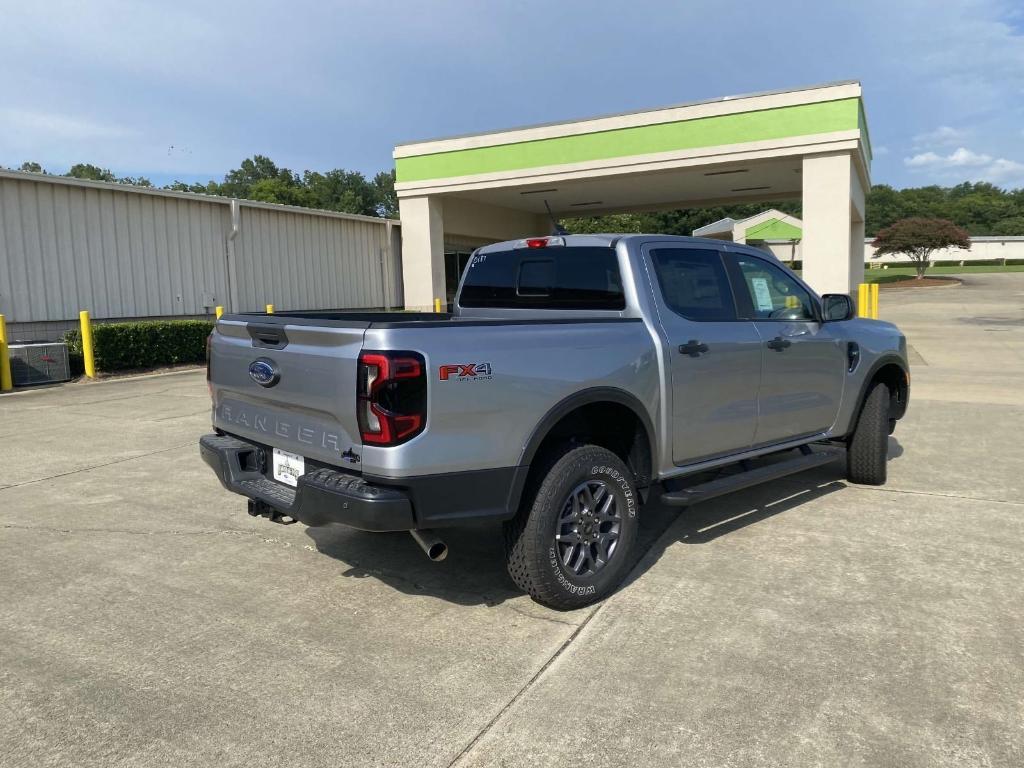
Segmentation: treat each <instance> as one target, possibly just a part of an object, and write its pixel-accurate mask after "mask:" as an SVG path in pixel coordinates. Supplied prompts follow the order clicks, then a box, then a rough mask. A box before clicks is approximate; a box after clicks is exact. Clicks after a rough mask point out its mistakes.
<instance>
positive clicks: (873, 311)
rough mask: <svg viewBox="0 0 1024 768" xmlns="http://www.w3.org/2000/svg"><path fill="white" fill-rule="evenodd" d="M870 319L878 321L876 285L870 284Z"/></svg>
mask: <svg viewBox="0 0 1024 768" xmlns="http://www.w3.org/2000/svg"><path fill="white" fill-rule="evenodd" d="M871 317H872V318H874V319H875V320H877V319H878V283H871Z"/></svg>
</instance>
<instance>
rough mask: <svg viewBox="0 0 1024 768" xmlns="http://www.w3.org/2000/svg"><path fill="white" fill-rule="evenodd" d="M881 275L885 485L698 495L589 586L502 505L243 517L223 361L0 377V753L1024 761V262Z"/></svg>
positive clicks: (651, 522) (37, 761) (149, 761)
mask: <svg viewBox="0 0 1024 768" xmlns="http://www.w3.org/2000/svg"><path fill="white" fill-rule="evenodd" d="M965 279H966V282H965V285H964V286H962V287H959V288H951V289H946V288H941V289H931V290H924V291H921V292H920V293H918V294H914V293H913V292H911V291H902V292H901V293H900V294H899V295H898V296H896V295H894V294H893V293H892V292H889V291H884V292H883V293H882V317H883V318H884V319H891V320H894V321H896V322H898V323H900V325H901V327H903V328H904V330H905V332H906V333H907V335H908V338H909V340H910V343H911V345H912V347H913V354H914V360H915V363H914V371H913V373H914V380H913V391H912V402H911V409H910V412H909V414H908V416H907V418H906V419H905V420H904V421H903V422H901V423H900V426H899V428H898V429H897V432H896V434H895V435H894V437H893V438H892V439H891V442H890V454H891V456H892V460H891V462H890V482H889V483H888V485H886V486H885V487H883V488H880V489H867V488H858V487H853V486H848V485H847V484H846V483H845V482H844V481H843V480H842V478H841V477H840V476H839V475H838V474H837V473H836V472H835V471H834V470H822V471H820V472H818V473H815V474H812V475H805V476H800V477H795V478H790V479H789V480H787V481H785V482H782V483H776V484H773V485H771V486H764V487H762V488H756V489H752V490H750V491H748V492H744V493H741V494H736V495H734V496H731V497H725V498H721V499H718V500H715V501H712V502H708V503H706V504H704V505H702V506H699V507H696V508H694V509H693V510H692V511H690V512H689V513H685V514H684V515H682V516H680V517H678V518H675V517H674V516H673V514H672V513H671V512H670V511H669V510H665V509H658V508H651V509H648V510H645V516H646V522H645V542H646V544H647V546H648V547H649V551H648V552H647V555H646V556H645V558H644V559H643V560H642V562H641V563H640V565H639V566H638V568H637V569H636V570H635V572H634V574H633V576H632V577H631V581H630V583H629V584H628V585H627V587H626V588H625V589H623V590H622V591H621V592H619V593H618V594H616V595H615V596H614V597H612V598H611V599H610V600H608V601H606V602H605V603H604V604H603V605H601V606H599V607H597V608H591V609H588V610H585V611H578V612H573V613H555V612H551V611H547V610H546V609H543V608H540V607H539V606H537V605H535V604H533V603H532V602H530V601H529V600H528V599H527V598H525V597H523V596H521V595H518V594H517V593H516V592H515V591H514V589H513V587H512V585H511V584H510V582H509V581H508V579H507V578H506V576H505V575H504V573H503V570H502V568H501V565H500V558H501V545H500V541H499V539H498V537H497V535H496V533H497V532H496V531H495V530H493V529H486V528H485V529H479V530H465V531H458V532H456V533H454V534H453V535H452V536H451V537H450V539H449V543H450V545H451V555H450V556H449V559H448V560H447V561H446V562H445V563H442V564H440V565H435V564H432V563H430V562H428V561H427V560H426V558H425V557H424V556H423V555H422V553H421V552H420V551H419V550H418V549H417V548H416V546H415V544H414V543H413V542H412V541H411V539H410V537H408V536H407V535H370V534H362V533H358V532H355V531H347V530H344V529H340V528H339V529H306V528H304V527H303V526H301V525H295V526H288V527H284V526H276V525H272V524H270V523H268V522H266V521H265V520H262V519H252V518H249V517H248V516H247V515H245V512H244V502H243V500H241V499H240V498H238V497H235V496H232V495H229V494H227V493H226V492H224V491H223V490H222V489H221V488H220V486H219V485H218V484H217V482H216V480H215V479H214V478H213V476H212V474H211V473H210V472H209V471H208V470H207V468H206V467H205V465H203V464H202V463H201V462H200V460H199V458H198V455H197V451H196V447H195V441H196V439H197V436H198V435H199V434H201V433H202V432H203V431H204V430H205V429H206V427H207V425H208V415H207V410H208V399H207V394H206V388H205V384H204V382H203V380H202V375H201V374H184V375H175V376H165V377H157V378H149V379H142V380H126V381H119V382H114V383H104V384H96V385H77V386H67V387H62V388H59V389H56V390H40V391H35V392H31V393H23V394H18V395H15V396H6V397H2V398H0V467H2V469H0V526H2V533H0V563H2V564H3V566H2V570H0V712H2V713H3V717H0V756H2V759H0V762H2V763H3V764H5V765H12V766H22V765H24V766H29V765H31V766H37V765H67V764H74V765H82V766H89V765H96V766H100V765H103V766H110V765H124V766H128V765H131V766H172V765H181V764H183V763H188V764H191V765H253V764H258V765H282V766H283V765H288V766H300V765H301V766H305V765H310V766H319V765H324V766H327V765H331V766H336V765H359V766H361V765H380V766H399V765H401V766H404V765H417V766H418V765H431V766H434V765H436V766H448V765H452V764H455V765H474V766H475V765H508V766H517V765H524V766H525V765H530V766H536V765H567V764H576V763H581V762H582V763H586V764H588V765H598V766H600V765H607V766H621V765H673V766H675V765H744V766H746V765H836V764H842V765H876V766H888V765H901V766H902V765H921V766H933V765H957V766H963V765H997V766H998V765H1007V766H1010V765H1020V764H1024V725H1022V723H1024V694H1022V691H1024V679H1022V678H1024V622H1022V620H1021V618H1020V616H1021V613H1022V610H1021V609H1022V608H1024V587H1022V586H1021V583H1020V574H1021V572H1022V566H1024V522H1022V521H1024V503H1022V501H1021V499H1022V494H1021V491H1022V485H1024V481H1022V480H1021V477H1020V476H1021V467H1022V463H1021V457H1022V456H1024V451H1021V449H1020V448H1019V440H1020V433H1021V426H1024V409H1022V407H1021V406H1020V405H1018V404H1017V403H1018V400H1019V398H1018V396H1017V395H1018V391H1019V385H1020V382H1021V381H1024V311H1022V307H1024V275H1021V274H1009V275H971V276H968V277H967V278H965Z"/></svg>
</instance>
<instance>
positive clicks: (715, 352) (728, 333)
mask: <svg viewBox="0 0 1024 768" xmlns="http://www.w3.org/2000/svg"><path fill="white" fill-rule="evenodd" d="M644 251H645V253H646V254H647V258H648V260H649V264H650V265H651V266H652V267H653V276H654V282H655V286H654V290H655V294H656V295H659V294H660V295H659V296H658V298H660V301H659V302H658V314H659V317H660V320H661V327H662V331H663V333H664V335H665V338H666V341H667V342H668V345H667V346H668V360H669V367H670V369H671V376H672V386H671V400H672V406H671V413H672V459H673V462H674V463H675V464H688V463H692V462H695V461H699V460H701V459H706V458H712V457H714V456H716V455H721V454H726V453H735V452H737V451H742V450H744V449H746V448H748V447H749V446H750V445H751V444H752V442H753V439H754V430H755V428H756V425H757V391H758V385H759V382H760V378H761V357H762V355H761V337H760V336H759V335H758V333H757V330H756V329H755V328H754V324H753V322H751V321H749V320H739V319H738V318H737V312H736V304H735V300H734V298H733V294H732V291H731V289H730V285H729V278H728V275H727V273H726V269H725V265H724V263H723V261H722V257H723V253H722V251H721V250H720V249H716V248H690V247H680V246H678V245H675V244H671V245H670V244H668V243H665V244H664V245H659V244H658V243H651V244H649V245H647V246H646V247H645V248H644Z"/></svg>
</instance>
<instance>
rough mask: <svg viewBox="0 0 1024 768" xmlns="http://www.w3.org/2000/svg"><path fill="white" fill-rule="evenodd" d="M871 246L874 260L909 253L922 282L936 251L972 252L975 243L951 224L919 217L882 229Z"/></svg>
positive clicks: (903, 220)
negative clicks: (960, 250) (955, 249)
mask: <svg viewBox="0 0 1024 768" xmlns="http://www.w3.org/2000/svg"><path fill="white" fill-rule="evenodd" d="M871 245H872V246H873V247H874V248H875V255H874V256H873V257H872V258H876V259H877V258H878V257H879V256H885V255H886V254H890V253H892V254H897V253H898V254H906V255H907V256H908V257H909V258H910V260H911V261H912V262H913V263H914V269H916V270H917V279H918V280H920V279H921V278H922V277H924V273H925V271H927V269H928V267H930V266H931V256H932V253H933V252H934V251H937V250H939V249H941V248H961V249H968V248H970V247H971V240H970V236H969V235H968V234H967V232H966V231H964V230H963V229H961V228H960V227H958V226H957V225H956V224H954V223H953V222H951V221H947V220H946V219H926V218H923V217H920V216H915V217H913V218H909V219H902V220H901V221H897V222H896V223H895V224H893V225H892V226H889V227H886V228H885V229H883V230H881V231H880V232H879V233H878V235H877V236H876V237H875V241H874V242H873V243H872V244H871Z"/></svg>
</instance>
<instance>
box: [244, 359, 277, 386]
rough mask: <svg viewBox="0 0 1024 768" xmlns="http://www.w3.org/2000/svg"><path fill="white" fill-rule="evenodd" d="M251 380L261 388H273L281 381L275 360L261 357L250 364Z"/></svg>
mask: <svg viewBox="0 0 1024 768" xmlns="http://www.w3.org/2000/svg"><path fill="white" fill-rule="evenodd" d="M249 378H251V379H252V380H253V381H255V382H256V383H257V384H259V385H260V386H261V387H272V386H274V385H275V384H277V382H279V381H280V380H281V372H280V371H279V370H277V366H276V365H275V364H274V361H273V360H268V359H267V358H265V357H261V358H260V359H259V360H253V361H252V362H251V363H249Z"/></svg>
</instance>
